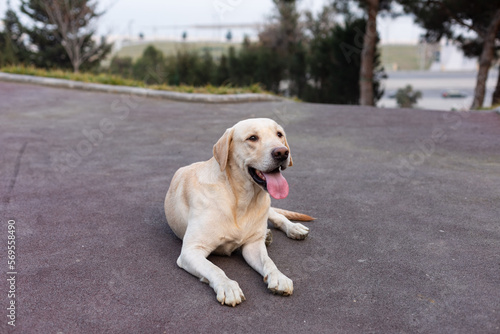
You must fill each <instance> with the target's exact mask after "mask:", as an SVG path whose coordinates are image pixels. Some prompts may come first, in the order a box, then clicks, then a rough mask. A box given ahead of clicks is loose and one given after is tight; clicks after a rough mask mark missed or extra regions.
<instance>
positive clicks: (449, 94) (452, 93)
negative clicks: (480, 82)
mask: <svg viewBox="0 0 500 334" xmlns="http://www.w3.org/2000/svg"><path fill="white" fill-rule="evenodd" d="M441 96H442V97H443V98H445V99H450V98H451V99H453V98H463V97H467V94H465V93H464V92H461V91H459V90H453V89H449V90H447V91H444V92H443V93H442V94H441Z"/></svg>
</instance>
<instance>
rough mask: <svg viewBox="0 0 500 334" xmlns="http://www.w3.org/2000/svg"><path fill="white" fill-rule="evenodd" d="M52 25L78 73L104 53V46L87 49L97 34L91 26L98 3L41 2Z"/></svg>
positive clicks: (78, 1)
mask: <svg viewBox="0 0 500 334" xmlns="http://www.w3.org/2000/svg"><path fill="white" fill-rule="evenodd" d="M41 3H42V5H43V7H44V9H45V11H46V13H47V16H48V17H49V20H50V23H51V24H53V25H55V26H56V31H57V34H56V35H57V37H58V39H59V40H60V42H61V45H62V46H63V48H64V50H65V51H66V53H67V54H68V57H69V59H70V61H71V64H72V65H73V70H74V71H75V72H78V71H79V69H80V66H81V65H82V64H83V63H85V62H86V61H88V60H89V59H91V58H92V57H94V56H96V55H98V54H99V53H101V52H102V45H96V46H92V47H90V48H88V47H85V43H86V41H87V39H88V38H89V36H92V35H93V33H94V32H95V31H94V30H93V29H92V28H91V27H89V25H90V24H91V21H92V19H93V18H95V17H96V16H99V14H96V8H97V3H91V4H89V3H87V1H85V0H73V1H72V0H46V1H42V2H41Z"/></svg>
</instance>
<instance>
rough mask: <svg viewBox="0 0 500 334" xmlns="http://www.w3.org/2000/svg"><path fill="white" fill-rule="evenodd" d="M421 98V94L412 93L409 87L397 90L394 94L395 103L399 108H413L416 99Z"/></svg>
mask: <svg viewBox="0 0 500 334" xmlns="http://www.w3.org/2000/svg"><path fill="white" fill-rule="evenodd" d="M421 97H422V92H421V91H419V90H417V91H414V90H413V87H412V86H411V85H407V86H406V87H404V88H400V89H398V91H397V92H396V102H397V104H398V107H400V108H413V107H414V106H415V104H417V101H418V99H420V98H421Z"/></svg>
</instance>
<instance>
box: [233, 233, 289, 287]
mask: <svg viewBox="0 0 500 334" xmlns="http://www.w3.org/2000/svg"><path fill="white" fill-rule="evenodd" d="M242 253H243V257H244V258H245V261H247V263H248V264H249V265H250V266H251V267H252V268H253V269H255V271H257V272H258V273H259V274H261V275H262V277H264V282H265V283H267V288H268V289H269V290H271V291H272V292H273V293H278V294H280V295H284V296H289V295H291V294H292V293H293V282H292V280H291V279H289V278H288V277H286V276H285V275H283V274H282V273H281V271H279V270H278V268H277V267H276V265H275V264H274V262H273V260H271V258H270V257H269V255H268V254H267V249H266V245H265V243H264V240H259V241H256V242H252V243H249V244H246V245H244V246H243V247H242Z"/></svg>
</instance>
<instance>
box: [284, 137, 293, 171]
mask: <svg viewBox="0 0 500 334" xmlns="http://www.w3.org/2000/svg"><path fill="white" fill-rule="evenodd" d="M285 146H286V148H287V149H288V154H289V156H290V162H289V163H288V167H292V166H293V160H292V154H291V153H290V146H288V142H287V141H286V135H285Z"/></svg>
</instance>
